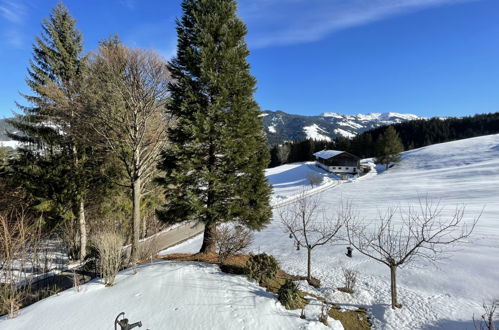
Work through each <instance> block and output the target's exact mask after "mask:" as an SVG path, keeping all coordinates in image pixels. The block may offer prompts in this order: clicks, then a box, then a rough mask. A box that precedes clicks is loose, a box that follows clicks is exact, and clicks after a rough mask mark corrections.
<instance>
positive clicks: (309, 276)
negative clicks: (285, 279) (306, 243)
mask: <svg viewBox="0 0 499 330" xmlns="http://www.w3.org/2000/svg"><path fill="white" fill-rule="evenodd" d="M307 280H308V282H309V283H310V281H311V280H312V249H311V248H307Z"/></svg>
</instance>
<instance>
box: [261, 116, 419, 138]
mask: <svg viewBox="0 0 499 330" xmlns="http://www.w3.org/2000/svg"><path fill="white" fill-rule="evenodd" d="M264 114H265V115H264V116H263V117H262V118H263V123H264V127H265V132H266V133H267V136H268V139H269V141H270V142H271V143H272V144H275V143H282V142H283V141H287V140H296V139H298V140H300V139H316V140H326V141H330V140H331V139H332V138H336V137H346V138H352V137H354V136H355V135H357V134H359V133H362V132H364V131H367V130H369V129H373V128H376V127H379V126H383V125H390V124H395V123H401V122H404V121H409V120H415V119H421V117H419V116H416V115H413V114H401V113H395V112H387V113H369V114H358V115H341V114H338V113H323V114H322V115H320V116H300V115H292V114H288V113H285V112H283V111H276V112H273V111H265V112H264Z"/></svg>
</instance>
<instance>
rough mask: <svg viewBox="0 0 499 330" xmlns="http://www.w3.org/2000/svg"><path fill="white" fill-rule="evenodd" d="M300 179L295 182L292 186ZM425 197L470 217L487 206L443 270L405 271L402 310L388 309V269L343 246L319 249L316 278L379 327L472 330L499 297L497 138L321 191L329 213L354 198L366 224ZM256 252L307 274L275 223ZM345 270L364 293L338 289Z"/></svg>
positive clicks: (448, 147)
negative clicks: (351, 253) (483, 307)
mask: <svg viewBox="0 0 499 330" xmlns="http://www.w3.org/2000/svg"><path fill="white" fill-rule="evenodd" d="M275 171H278V169H275ZM281 176H284V173H282V174H281ZM271 181H272V179H271ZM298 182H299V178H296V177H295V178H293V180H290V182H289V185H296V184H297V183H298ZM280 187H286V189H288V190H289V189H290V188H289V186H286V185H285V183H284V182H280V186H275V187H274V194H280V190H281V188H280ZM425 196H428V197H429V198H432V199H440V200H441V204H442V205H444V206H445V207H446V210H447V212H448V213H449V214H450V213H452V211H454V208H455V207H456V205H458V204H464V205H466V215H465V216H466V217H467V218H468V219H471V218H473V217H475V216H477V215H478V214H480V212H481V211H482V209H483V214H482V216H481V218H480V220H479V223H478V225H477V227H476V228H475V231H474V234H473V235H472V237H471V239H470V242H469V244H466V245H462V246H459V248H456V249H455V250H456V251H454V252H453V253H452V254H449V255H448V256H447V257H448V258H446V259H444V260H441V261H440V262H439V263H438V264H437V265H431V264H428V263H424V262H416V263H415V264H413V265H412V266H409V267H406V268H403V269H401V270H400V272H399V299H400V300H401V302H402V304H403V305H404V306H405V307H404V308H402V309H401V310H396V311H392V310H391V308H390V307H389V302H390V294H389V289H390V278H389V270H388V268H387V267H386V266H384V265H380V264H378V263H375V262H373V261H372V260H369V259H367V258H365V257H363V256H361V255H359V254H358V253H355V252H354V257H353V258H352V259H350V258H347V257H345V255H344V253H345V246H336V247H323V248H320V249H318V250H317V251H315V252H314V255H313V262H312V263H313V265H314V269H313V273H314V275H315V276H316V277H318V278H319V279H320V280H321V281H322V283H323V288H322V289H321V292H322V294H324V295H326V296H327V297H328V298H329V299H330V300H332V301H337V302H342V303H345V304H347V305H349V304H354V305H362V306H366V307H367V308H370V310H371V312H372V313H373V315H374V316H375V317H376V319H377V321H376V324H377V327H378V328H380V329H393V330H398V329H433V328H435V329H449V330H450V329H472V328H473V322H472V318H473V315H475V317H479V315H480V313H481V305H482V303H483V301H487V300H490V299H492V298H497V297H499V135H491V136H484V137H478V138H472V139H466V140H460V141H454V142H449V143H443V144H438V145H432V146H428V147H425V148H421V149H417V150H412V151H409V152H406V153H404V155H403V159H402V162H401V163H400V164H399V165H397V166H395V167H393V168H392V169H390V170H389V171H387V172H385V173H383V174H380V175H377V176H371V177H370V178H367V179H365V180H358V181H355V182H351V183H345V184H342V185H338V186H336V187H334V188H332V189H329V190H326V191H325V192H323V193H321V194H320V198H321V201H322V203H323V206H324V207H325V208H327V210H328V212H330V213H331V214H334V212H335V209H336V208H337V206H338V202H339V200H340V199H341V198H342V199H344V200H351V201H352V202H353V203H354V206H356V208H357V209H358V210H359V212H360V214H361V215H362V216H363V217H365V218H366V219H367V220H375V219H376V217H377V215H378V212H379V211H382V210H384V209H386V208H387V207H389V206H397V205H401V206H402V207H403V206H406V205H408V204H412V205H414V204H417V203H418V199H419V198H420V197H423V198H424V197H425ZM253 249H254V250H255V251H265V252H268V253H271V254H273V255H275V256H276V257H277V258H278V259H279V260H280V261H281V263H282V265H283V267H284V269H285V270H287V271H289V272H290V273H301V274H303V273H305V271H306V251H296V250H295V249H294V248H293V243H292V240H290V239H289V238H288V236H287V235H286V234H285V233H284V232H283V229H282V227H281V225H280V224H279V223H278V221H276V220H274V221H273V222H272V224H271V225H270V226H268V227H267V228H266V229H265V230H263V231H262V232H259V233H257V234H256V239H255V242H254V245H253ZM302 250H303V249H302ZM342 267H348V268H353V269H355V270H357V271H358V272H359V273H360V281H359V290H358V292H357V293H356V294H354V295H353V296H352V297H351V296H349V295H348V294H344V293H341V292H338V291H336V290H335V289H334V288H336V287H339V286H342V284H343V283H342V282H343V279H342V274H341V268H342Z"/></svg>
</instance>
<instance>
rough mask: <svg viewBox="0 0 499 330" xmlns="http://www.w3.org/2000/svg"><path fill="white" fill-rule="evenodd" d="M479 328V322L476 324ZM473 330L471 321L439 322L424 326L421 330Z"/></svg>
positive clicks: (473, 326)
mask: <svg viewBox="0 0 499 330" xmlns="http://www.w3.org/2000/svg"><path fill="white" fill-rule="evenodd" d="M476 325H477V326H479V320H478V321H477V323H476ZM436 329H438V330H474V329H475V325H474V324H473V321H455V320H439V321H436V322H434V323H431V324H427V325H425V326H424V327H423V328H422V330H436Z"/></svg>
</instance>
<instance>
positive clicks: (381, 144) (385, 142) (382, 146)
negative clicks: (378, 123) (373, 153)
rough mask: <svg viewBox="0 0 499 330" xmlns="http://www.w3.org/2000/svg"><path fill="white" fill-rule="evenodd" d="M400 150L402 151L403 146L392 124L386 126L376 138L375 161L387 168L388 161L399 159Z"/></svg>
mask: <svg viewBox="0 0 499 330" xmlns="http://www.w3.org/2000/svg"><path fill="white" fill-rule="evenodd" d="M402 151H404V146H403V144H402V141H401V140H400V137H399V135H398V133H397V131H396V130H395V128H393V126H388V127H387V128H386V130H385V132H384V133H383V134H382V135H381V136H380V137H379V140H378V157H377V161H378V162H379V163H380V164H384V165H385V166H386V168H387V169H388V166H389V164H390V163H393V162H399V161H400V153H401V152H402Z"/></svg>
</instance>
